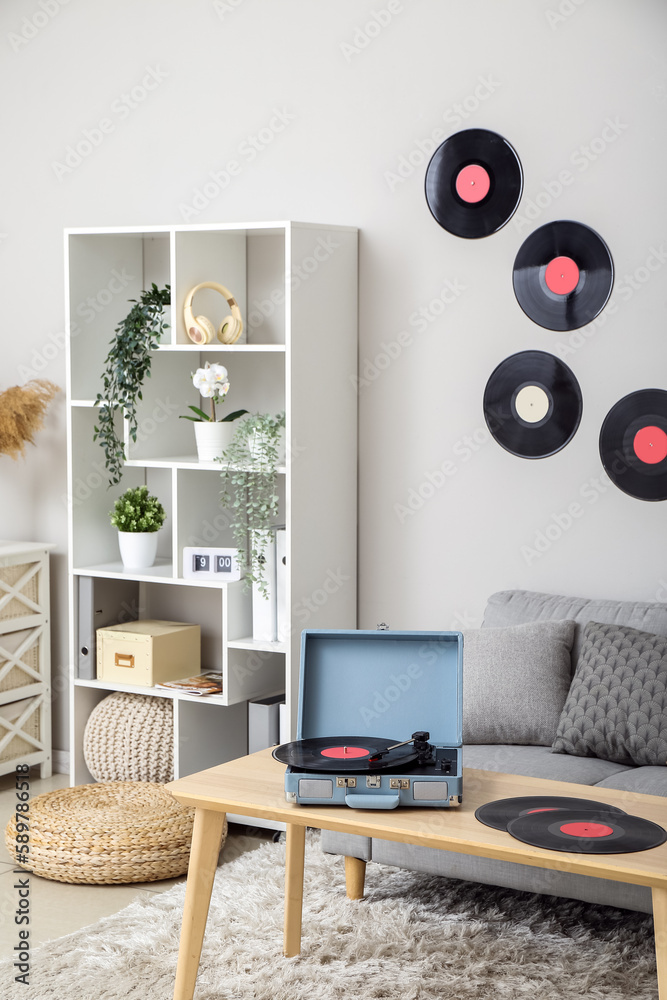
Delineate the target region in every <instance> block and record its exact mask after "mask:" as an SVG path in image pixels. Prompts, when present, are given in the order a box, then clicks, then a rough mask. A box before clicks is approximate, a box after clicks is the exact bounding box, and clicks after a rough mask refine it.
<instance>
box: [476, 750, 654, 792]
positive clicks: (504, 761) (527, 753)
mask: <svg viewBox="0 0 667 1000" xmlns="http://www.w3.org/2000/svg"><path fill="white" fill-rule="evenodd" d="M463 766H464V767H474V768H476V769H478V770H482V771H501V772H502V773H504V774H520V775H524V776H525V777H527V778H545V779H548V780H550V781H571V782H574V783H575V784H578V785H597V784H599V783H600V782H604V781H605V780H607V779H610V780H611V779H613V778H614V777H616V775H624V774H625V773H626V772H631V773H634V771H636V770H637V769H636V768H634V767H626V766H625V765H623V764H615V763H613V762H612V761H609V760H598V759H597V757H569V756H565V755H560V754H554V753H552V752H551V747H515V746H467V747H466V746H464V748H463ZM663 770H664V772H665V774H667V768H664V769H663ZM610 787H611V786H610ZM465 789H466V782H465V778H464V781H463V796H464V800H465Z"/></svg>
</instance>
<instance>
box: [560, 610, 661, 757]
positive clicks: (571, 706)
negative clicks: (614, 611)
mask: <svg viewBox="0 0 667 1000" xmlns="http://www.w3.org/2000/svg"><path fill="white" fill-rule="evenodd" d="M553 750H554V753H567V754H574V755H575V756H577V757H600V758H602V759H603V760H613V761H617V762H619V763H621V764H623V763H625V764H631V763H634V764H649V765H653V764H665V763H667V638H666V637H665V636H661V635H652V634H651V633H650V632H642V631H640V630H639V629H635V628H626V627H624V626H622V625H602V624H599V623H598V622H589V623H588V625H587V626H586V628H585V630H584V643H583V647H582V650H581V656H580V658H579V663H578V664H577V670H576V673H575V675H574V678H573V680H572V687H571V688H570V693H569V694H568V696H567V700H566V702H565V707H564V708H563V715H562V717H561V720H560V723H559V725H558V734H557V736H556V739H555V740H554V744H553Z"/></svg>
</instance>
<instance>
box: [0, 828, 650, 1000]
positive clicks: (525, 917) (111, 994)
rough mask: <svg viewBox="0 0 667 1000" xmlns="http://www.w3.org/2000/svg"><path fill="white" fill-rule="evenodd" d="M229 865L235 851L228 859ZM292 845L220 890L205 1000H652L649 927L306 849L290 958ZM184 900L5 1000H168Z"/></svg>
mask: <svg viewBox="0 0 667 1000" xmlns="http://www.w3.org/2000/svg"><path fill="white" fill-rule="evenodd" d="M225 850H227V848H225ZM283 862H284V846H283V845H282V844H273V843H271V842H267V843H265V844H263V845H262V846H261V847H259V848H258V849H257V850H254V851H252V852H249V853H246V854H243V855H241V856H240V857H238V858H236V859H235V860H233V861H231V862H230V863H228V864H225V865H223V866H222V867H221V868H220V869H219V871H218V874H217V876H216V883H215V888H214V890H213V898H212V902H211V911H210V915H209V920H208V925H207V931H206V937H205V939H204V949H203V953H202V962H201V966H200V972H199V978H198V980H197V989H196V991H195V1000H223V998H224V1000H340V998H343V997H345V998H354V1000H380V998H381V1000H399V998H400V1000H473V998H474V1000H482V998H484V1000H487V998H488V1000H534V998H537V1000H581V998H586V1000H656V998H657V983H656V973H655V961H654V953H653V934H652V921H651V918H650V917H646V916H644V915H641V914H635V913H630V912H628V911H625V910H613V909H609V908H604V907H596V906H592V905H588V904H583V903H574V902H565V901H559V900H554V899H550V898H548V897H540V896H533V895H529V894H527V893H514V892H510V891H505V890H502V889H491V888H488V887H484V886H480V885H475V884H470V883H465V882H457V881H453V880H449V879H440V878H432V877H430V876H427V875H419V874H413V873H409V872H404V871H400V870H398V869H393V868H383V867H380V866H378V865H373V864H369V865H368V873H367V893H366V898H365V899H364V900H363V901H361V902H352V901H350V900H348V899H347V898H346V896H345V878H344V871H343V859H342V858H339V857H332V856H328V855H324V854H322V853H321V851H320V849H319V845H318V843H317V839H316V837H315V836H312V837H311V836H309V841H308V846H307V854H306V882H305V890H304V921H303V951H302V954H301V955H300V956H299V957H298V958H295V959H288V958H284V957H283V955H282V921H283V877H284V871H283ZM183 897H184V886H183V885H178V886H176V887H175V888H173V889H169V890H168V891H166V892H164V893H161V894H158V895H156V896H155V897H154V898H152V899H149V900H141V901H140V902H135V903H132V904H131V905H130V906H129V907H126V909H124V910H122V911H121V912H120V913H118V914H116V915H114V916H113V917H109V918H107V919H105V920H102V921H101V922H100V923H98V924H95V925H94V926H92V927H90V928H88V929H87V930H86V931H85V932H83V933H81V932H79V933H77V934H72V935H69V936H67V937H64V938H59V939H58V940H56V941H52V942H49V943H48V944H45V945H43V946H42V947H41V948H40V949H38V950H36V952H35V954H34V956H33V961H32V973H31V981H30V985H29V986H23V985H21V984H15V983H14V982H13V980H12V970H11V968H9V967H8V965H7V964H5V965H4V966H3V967H1V968H0V996H2V997H3V998H7V1000H9V998H12V1000H13V998H14V997H17V998H18V997H21V998H23V1000H56V998H57V1000H171V997H172V993H173V984H174V973H175V969H176V956H177V950H178V938H179V933H180V922H181V914H182V909H183Z"/></svg>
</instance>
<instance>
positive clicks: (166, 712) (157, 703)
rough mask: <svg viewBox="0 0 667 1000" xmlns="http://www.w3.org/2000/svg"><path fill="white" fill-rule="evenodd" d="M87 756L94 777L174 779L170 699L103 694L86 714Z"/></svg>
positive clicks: (172, 718)
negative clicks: (88, 713) (98, 701)
mask: <svg viewBox="0 0 667 1000" xmlns="http://www.w3.org/2000/svg"><path fill="white" fill-rule="evenodd" d="M83 756H84V759H85V761H86V765H87V767H88V770H89V771H90V773H91V774H92V776H93V778H95V780H96V781H159V782H167V781H171V780H172V779H173V777H174V703H173V701H172V699H171V698H152V697H150V696H149V695H144V694H125V693H123V692H120V691H117V692H115V693H114V694H110V695H108V696H107V697H106V698H103V699H102V701H101V702H100V703H99V705H96V706H95V708H94V709H93V711H92V712H91V713H90V715H89V716H88V722H87V723H86V728H85V730H84V734H83Z"/></svg>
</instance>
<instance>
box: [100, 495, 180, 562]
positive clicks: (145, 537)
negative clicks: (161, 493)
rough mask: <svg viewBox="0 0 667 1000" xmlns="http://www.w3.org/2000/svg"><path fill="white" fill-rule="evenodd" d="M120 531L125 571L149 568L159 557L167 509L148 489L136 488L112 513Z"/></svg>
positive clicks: (121, 554) (119, 536)
mask: <svg viewBox="0 0 667 1000" xmlns="http://www.w3.org/2000/svg"><path fill="white" fill-rule="evenodd" d="M109 516H110V518H111V523H112V524H113V525H114V527H116V528H118V547H119V549H120V557H121V559H122V560H123V566H124V567H125V568H126V569H146V568H147V567H148V566H152V565H153V563H154V562H155V556H156V555H157V533H158V531H159V530H160V528H161V527H162V525H163V524H164V522H165V518H166V516H167V515H166V514H165V510H164V507H163V506H162V504H161V503H160V501H159V500H158V498H157V497H155V496H152V495H151V494H150V493H149V492H148V487H147V486H135V487H134V488H132V487H131V488H130V489H128V490H126V491H125V493H123V495H122V496H121V497H118V499H117V500H116V502H115V504H114V508H113V510H112V511H110V512H109Z"/></svg>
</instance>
